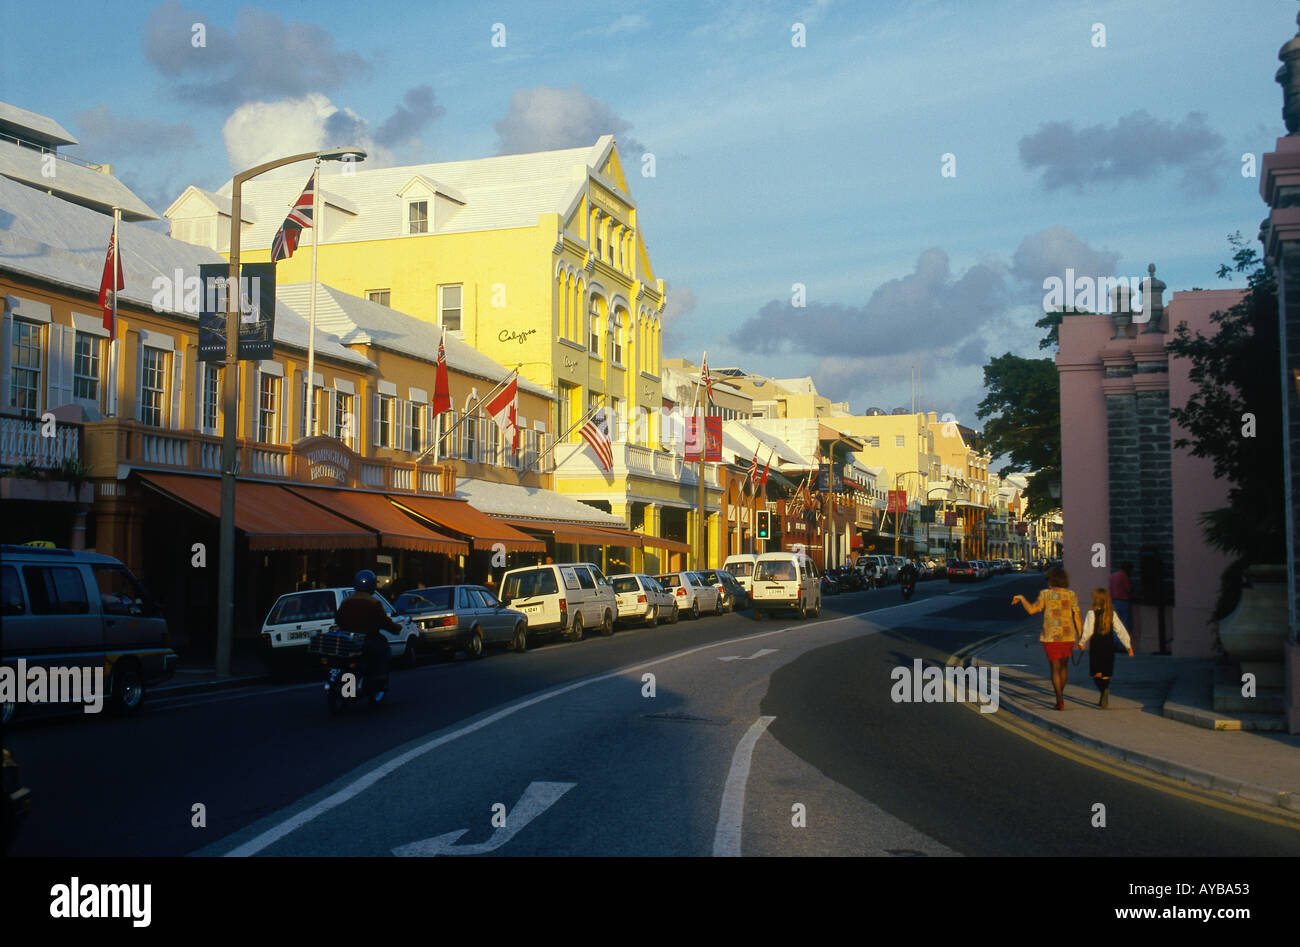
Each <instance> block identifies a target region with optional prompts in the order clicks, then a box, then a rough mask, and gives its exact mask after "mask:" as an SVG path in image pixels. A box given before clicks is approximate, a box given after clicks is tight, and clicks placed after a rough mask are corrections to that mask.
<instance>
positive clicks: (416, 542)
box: [284, 485, 469, 556]
mask: <svg viewBox="0 0 1300 947" xmlns="http://www.w3.org/2000/svg"><path fill="white" fill-rule="evenodd" d="M284 489H286V490H288V491H289V492H290V493H292V494H294V495H295V496H300V497H302V498H303V499H304V500H308V501H310V502H312V503H314V504H316V505H318V506H322V507H324V508H325V509H326V510H332V511H334V512H335V513H337V514H338V515H339V516H343V517H346V518H347V519H350V520H352V521H353V522H356V523H359V524H361V525H362V526H364V527H366V528H367V529H371V530H374V531H375V532H376V533H378V534H379V545H381V546H386V547H388V548H390V549H413V550H415V551H417V552H437V553H442V554H443V555H444V556H457V555H460V556H463V555H466V554H467V553H468V552H469V546H468V545H467V544H466V543H464V542H462V541H461V540H459V539H453V538H452V537H451V536H446V535H443V534H442V533H439V532H437V531H436V530H432V529H429V528H428V527H426V526H423V525H421V524H420V523H418V522H416V521H415V520H413V519H411V517H409V516H407V515H406V514H405V513H403V512H402V511H401V510H399V509H398V508H397V507H395V506H393V504H391V503H389V502H388V498H387V497H386V496H384V495H383V494H382V493H367V492H365V491H364V490H339V489H337V488H327V487H302V486H296V485H295V486H292V487H288V486H287V487H285V488H284Z"/></svg>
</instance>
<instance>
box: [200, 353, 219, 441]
mask: <svg viewBox="0 0 1300 947" xmlns="http://www.w3.org/2000/svg"><path fill="white" fill-rule="evenodd" d="M220 379H221V368H220V367H219V366H218V365H217V364H216V363H214V362H204V363H203V409H202V417H201V418H200V421H199V423H200V425H201V426H202V428H203V433H205V434H216V433H217V405H218V404H220V403H221V402H220V398H221V395H220V392H221V380H220Z"/></svg>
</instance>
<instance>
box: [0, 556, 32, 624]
mask: <svg viewBox="0 0 1300 947" xmlns="http://www.w3.org/2000/svg"><path fill="white" fill-rule="evenodd" d="M26 613H27V605H26V604H25V603H24V602H23V588H22V584H21V583H20V582H19V581H18V570H17V569H15V568H14V567H13V566H0V615H25V614H26Z"/></svg>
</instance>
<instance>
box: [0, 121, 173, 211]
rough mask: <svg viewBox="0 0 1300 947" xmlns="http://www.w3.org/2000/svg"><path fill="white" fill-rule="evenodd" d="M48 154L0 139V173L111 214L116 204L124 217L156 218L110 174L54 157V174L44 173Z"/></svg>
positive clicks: (146, 206) (148, 208)
mask: <svg viewBox="0 0 1300 947" xmlns="http://www.w3.org/2000/svg"><path fill="white" fill-rule="evenodd" d="M49 157H50V155H48V154H42V153H41V152H39V151H36V150H35V149H33V148H24V147H22V146H21V145H15V144H14V143H13V142H11V141H5V140H3V139H0V176H4V177H6V178H9V179H11V180H14V181H18V182H20V183H22V184H25V185H27V186H28V187H31V188H35V189H36V190H38V191H48V192H51V193H54V194H57V195H58V196H59V197H61V198H63V199H64V200H65V201H71V202H72V203H74V204H80V205H82V206H83V207H89V208H92V209H93V210H96V211H99V212H100V213H101V214H109V215H111V214H112V212H113V208H114V207H119V208H121V210H122V219H123V220H157V219H158V215H157V214H155V213H154V212H153V210H152V209H151V208H150V207H149V205H148V204H146V203H145V202H144V201H142V200H141V199H140V198H139V197H137V196H136V195H135V194H134V193H133V192H132V191H131V189H130V188H128V187H127V186H126V185H125V184H123V183H122V182H121V181H119V180H118V179H117V178H115V177H113V175H111V174H106V173H104V172H102V171H95V170H93V169H91V168H86V167H82V166H81V165H79V164H76V163H74V162H72V161H65V160H63V159H62V158H55V159H54V170H55V174H54V176H53V177H47V176H46V175H45V174H44V170H45V168H46V166H47V159H48V158H49Z"/></svg>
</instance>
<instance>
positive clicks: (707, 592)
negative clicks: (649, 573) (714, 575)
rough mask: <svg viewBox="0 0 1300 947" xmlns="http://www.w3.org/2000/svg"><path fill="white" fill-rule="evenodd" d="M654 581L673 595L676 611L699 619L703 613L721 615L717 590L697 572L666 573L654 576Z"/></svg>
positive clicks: (719, 597)
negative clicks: (675, 601)
mask: <svg viewBox="0 0 1300 947" xmlns="http://www.w3.org/2000/svg"><path fill="white" fill-rule="evenodd" d="M655 581H657V582H658V583H659V584H660V585H662V586H663V587H664V588H665V589H668V590H669V591H670V592H672V593H673V596H674V597H675V598H676V600H677V609H678V611H682V612H686V613H688V614H689V615H690V616H691V617H692V618H699V617H700V615H702V614H704V613H705V612H710V613H712V614H714V615H721V614H722V606H721V604H719V601H720V599H721V596H719V595H718V590H717V588H716V587H715V586H713V585H712V584H710V583H709V582H706V581H704V579H703V578H702V577H701V576H700V574H699V573H698V572H691V571H688V570H682V571H681V572H667V573H665V574H664V575H657V576H655Z"/></svg>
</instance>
